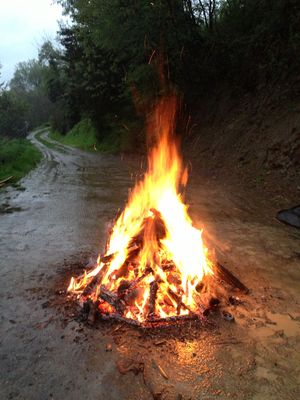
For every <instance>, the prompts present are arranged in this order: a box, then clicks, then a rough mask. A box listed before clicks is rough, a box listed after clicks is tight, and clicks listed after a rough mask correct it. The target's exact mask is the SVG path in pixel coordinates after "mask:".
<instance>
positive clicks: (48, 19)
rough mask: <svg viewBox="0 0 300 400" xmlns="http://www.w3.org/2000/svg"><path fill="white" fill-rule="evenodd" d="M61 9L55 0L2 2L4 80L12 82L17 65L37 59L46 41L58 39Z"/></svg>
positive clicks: (0, 45) (0, 47) (0, 39)
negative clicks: (40, 47) (40, 46)
mask: <svg viewBox="0 0 300 400" xmlns="http://www.w3.org/2000/svg"><path fill="white" fill-rule="evenodd" d="M61 19H62V10H61V7H60V6H59V5H57V4H53V0H0V63H1V64H2V70H1V81H9V80H10V79H11V78H12V76H13V73H14V68H15V65H16V64H17V63H18V62H20V61H26V60H29V59H31V58H36V57H37V54H38V47H39V45H40V44H41V43H43V39H44V38H51V39H53V38H55V36H56V31H57V29H58V23H57V21H58V20H61Z"/></svg>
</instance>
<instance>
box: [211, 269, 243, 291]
mask: <svg viewBox="0 0 300 400" xmlns="http://www.w3.org/2000/svg"><path fill="white" fill-rule="evenodd" d="M214 273H215V275H216V276H217V277H218V278H220V279H221V280H222V281H224V282H226V283H228V284H229V285H230V286H232V287H235V288H237V289H239V290H240V291H242V292H245V293H248V292H249V289H248V288H247V287H246V286H245V285H244V284H243V283H242V282H241V281H240V280H239V279H238V278H236V277H235V276H234V275H233V274H232V273H231V272H230V271H228V269H227V268H225V267H224V266H223V265H221V264H220V263H216V264H215V266H214Z"/></svg>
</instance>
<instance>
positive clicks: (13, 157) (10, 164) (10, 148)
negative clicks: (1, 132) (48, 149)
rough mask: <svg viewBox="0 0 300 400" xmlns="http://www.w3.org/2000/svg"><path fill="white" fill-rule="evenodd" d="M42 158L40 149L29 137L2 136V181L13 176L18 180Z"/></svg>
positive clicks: (13, 180)
mask: <svg viewBox="0 0 300 400" xmlns="http://www.w3.org/2000/svg"><path fill="white" fill-rule="evenodd" d="M41 158H42V154H41V153H40V151H39V150H38V149H37V148H36V147H35V146H34V145H33V144H32V143H31V142H30V141H29V140H27V139H21V138H19V139H9V138H3V137H2V138H0V181H3V180H5V179H7V178H9V177H12V178H11V179H10V180H9V182H17V181H18V180H19V179H21V178H22V177H23V176H25V175H26V174H27V173H28V172H29V171H31V170H32V169H33V168H34V167H36V165H37V164H38V163H39V161H40V160H41Z"/></svg>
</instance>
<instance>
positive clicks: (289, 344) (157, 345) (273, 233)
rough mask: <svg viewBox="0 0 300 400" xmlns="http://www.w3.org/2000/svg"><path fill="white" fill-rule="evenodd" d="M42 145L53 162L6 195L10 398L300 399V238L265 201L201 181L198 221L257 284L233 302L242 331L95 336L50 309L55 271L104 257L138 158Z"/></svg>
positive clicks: (0, 351)
mask: <svg viewBox="0 0 300 400" xmlns="http://www.w3.org/2000/svg"><path fill="white" fill-rule="evenodd" d="M31 140H32V141H33V142H34V143H35V144H36V145H37V146H38V147H39V148H40V149H41V150H42V152H43V154H44V159H43V161H42V162H41V164H40V165H39V166H38V167H37V169H35V170H34V171H32V172H31V173H30V174H29V175H28V176H27V177H26V178H24V179H23V180H22V181H21V186H22V188H24V189H25V190H23V189H22V188H21V190H20V188H19V190H18V189H17V188H7V189H5V190H2V191H1V192H0V203H1V204H9V207H10V208H11V211H13V212H11V213H6V212H3V213H2V214H0V227H1V236H0V255H1V258H0V260H1V261H0V263H1V282H0V296H1V297H0V298H1V302H0V306H1V327H0V329H1V339H0V340H1V342H0V398H1V399H2V398H3V399H38V400H39V399H79V398H82V399H108V400H115V399H116V400H117V399H128V400H129V399H133V398H136V399H199V400H200V399H255V400H256V399H264V400H265V399H299V398H300V231H299V230H296V229H293V228H289V227H287V226H284V225H281V224H279V223H278V222H277V221H276V220H275V218H274V215H275V211H276V210H275V209H273V208H272V206H270V205H269V202H268V201H267V200H266V199H265V198H260V197H259V195H258V196H257V197H256V198H255V199H253V198H251V197H249V196H248V194H247V193H246V192H245V193H244V192H243V191H241V190H237V189H236V188H232V187H230V186H229V185H226V184H225V183H224V182H218V183H217V182H215V181H212V182H211V181H209V180H208V179H204V178H202V176H201V175H200V174H199V173H197V171H193V173H192V176H191V182H190V184H189V186H188V191H187V199H188V203H189V204H190V206H191V207H190V211H191V214H192V216H193V219H194V221H195V224H196V225H197V226H199V227H201V226H204V227H205V238H206V241H207V243H208V244H209V245H210V246H213V247H214V248H215V250H216V253H217V254H218V258H219V259H220V261H221V262H223V263H226V264H225V265H228V267H230V269H231V270H232V271H233V272H234V273H235V274H236V275H237V276H238V277H239V278H241V280H242V281H243V282H244V283H245V284H246V285H247V286H248V287H249V288H251V293H250V295H249V296H247V298H245V299H243V300H244V303H243V304H240V305H238V306H228V310H229V311H230V312H232V314H233V315H234V316H235V322H234V323H228V322H227V321H222V320H220V321H219V324H218V326H217V327H214V328H201V327H198V328H195V327H192V328H191V329H188V328H186V331H185V330H183V331H180V332H179V333H178V335H177V334H176V332H174V331H172V332H171V333H170V334H167V335H163V334H158V335H155V334H144V333H143V332H141V331H138V330H134V329H131V328H128V327H126V326H117V325H116V327H105V326H104V327H102V326H101V324H100V325H99V326H97V329H96V328H89V327H87V326H85V325H82V324H79V323H78V322H77V321H75V320H72V319H71V320H66V319H65V318H64V316H63V315H62V314H60V313H59V311H58V310H57V309H55V308H52V307H48V301H49V296H50V294H52V295H53V293H54V292H53V291H54V289H55V282H57V279H58V274H59V273H61V272H58V270H59V271H61V270H62V269H63V266H64V265H65V264H68V263H69V264H72V262H73V261H74V262H76V260H77V259H79V258H82V257H83V256H82V254H87V255H88V254H91V255H94V254H95V253H96V252H98V251H101V250H102V247H103V245H104V242H105V234H106V229H107V224H108V223H109V222H110V221H111V220H112V218H113V217H114V216H115V214H116V212H117V210H118V208H120V207H122V206H123V205H124V202H125V201H126V198H127V194H128V190H129V188H130V187H131V186H132V185H133V181H134V179H132V177H136V176H137V174H138V173H139V170H140V169H139V162H138V161H137V160H130V159H126V160H122V159H121V157H117V156H108V155H99V154H92V153H85V152H82V151H80V150H74V149H71V148H68V147H65V146H62V145H59V144H56V145H55V146H54V147H52V148H48V147H46V146H44V145H43V144H41V143H40V142H37V140H36V139H35V138H34V136H33V135H32V137H31ZM14 210H18V211H14ZM237 295H238V294H237ZM108 343H109V344H111V345H112V351H106V350H107V349H106V346H107V344H108ZM124 365H125V366H124ZM128 365H139V366H141V365H142V368H140V370H139V369H136V368H132V369H131V370H130V368H127V367H126V366H128ZM126 368H127V370H126ZM141 369H142V370H143V371H141ZM161 370H163V371H164V372H165V374H163V373H162V372H161ZM164 375H166V376H167V377H166V376H164Z"/></svg>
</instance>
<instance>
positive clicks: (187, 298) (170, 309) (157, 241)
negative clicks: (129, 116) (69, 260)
mask: <svg viewBox="0 0 300 400" xmlns="http://www.w3.org/2000/svg"><path fill="white" fill-rule="evenodd" d="M176 104H177V102H176V98H175V97H173V96H171V97H168V98H164V99H162V100H161V101H160V102H159V103H158V104H157V106H156V107H155V110H154V112H153V113H152V114H151V118H150V119H149V121H148V131H149V139H150V141H151V142H152V147H151V150H150V152H149V156H148V169H147V172H146V174H145V175H144V178H143V180H141V181H140V182H139V183H137V184H136V186H135V188H134V189H133V191H132V193H131V194H130V196H129V200H128V203H127V205H126V207H125V209H124V211H123V212H122V214H121V215H120V216H119V218H118V219H117V221H116V223H115V225H114V227H113V229H112V232H111V236H110V238H109V241H108V245H107V249H106V254H105V256H104V257H102V258H101V257H100V256H99V257H98V261H97V265H96V267H95V268H94V269H93V270H92V271H90V272H85V274H84V275H83V276H81V277H79V278H77V279H75V278H72V279H71V282H70V285H69V287H68V291H69V292H73V293H77V294H79V295H80V296H83V297H85V298H90V299H91V300H92V301H94V302H96V301H98V303H97V304H98V307H99V309H100V311H101V310H102V312H103V310H107V309H109V310H110V312H111V310H113V309H114V307H111V306H112V304H114V303H113V302H112V301H111V302H110V301H108V300H106V301H105V300H104V299H107V296H106V297H105V296H104V294H103V296H101V295H100V294H101V293H102V292H103V293H104V292H105V291H107V293H109V294H110V296H114V297H113V298H114V299H115V301H118V302H119V303H118V304H121V303H122V310H121V311H120V310H119V311H118V312H119V313H122V314H123V316H124V317H126V318H130V319H132V320H137V321H139V322H143V321H146V320H149V319H151V318H167V317H172V316H179V315H187V314H189V313H199V312H200V310H199V307H200V304H201V293H200V290H198V289H199V285H200V284H201V282H202V280H203V278H204V277H205V276H206V275H210V274H212V273H213V264H212V262H211V261H210V260H209V257H208V251H207V249H206V247H205V246H204V244H203V241H202V231H201V230H198V229H196V228H195V227H194V226H193V224H192V220H191V218H190V216H189V215H188V207H187V206H186V205H185V204H184V202H183V198H182V195H181V194H180V188H181V187H183V186H185V185H186V183H187V170H186V169H185V168H184V166H183V162H182V159H181V157H180V155H179V151H178V144H177V142H176V140H175V137H174V123H175V117H176ZM99 296H100V297H99ZM99 299H100V301H99ZM107 302H108V303H109V302H110V307H108V308H107V307H105V303H106V306H108V304H107ZM115 311H116V310H115Z"/></svg>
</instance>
